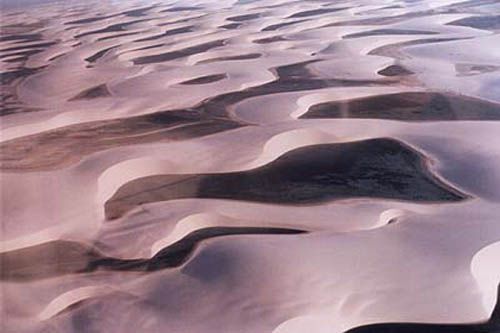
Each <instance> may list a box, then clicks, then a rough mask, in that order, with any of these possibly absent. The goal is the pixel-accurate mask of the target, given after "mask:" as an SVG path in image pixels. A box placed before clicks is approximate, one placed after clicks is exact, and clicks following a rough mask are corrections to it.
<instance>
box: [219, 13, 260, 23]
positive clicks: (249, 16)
mask: <svg viewBox="0 0 500 333" xmlns="http://www.w3.org/2000/svg"><path fill="white" fill-rule="evenodd" d="M260 16H261V14H260V13H257V14H246V15H239V16H232V17H228V18H227V19H226V20H228V21H232V22H243V21H250V20H255V19H257V18H259V17H260Z"/></svg>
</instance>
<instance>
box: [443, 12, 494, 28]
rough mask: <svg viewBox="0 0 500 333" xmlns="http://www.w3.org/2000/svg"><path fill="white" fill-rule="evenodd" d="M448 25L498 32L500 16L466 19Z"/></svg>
mask: <svg viewBox="0 0 500 333" xmlns="http://www.w3.org/2000/svg"><path fill="white" fill-rule="evenodd" d="M448 24H449V25H460V26H464V27H471V28H475V29H483V30H498V29H500V15H492V16H484V15H482V16H472V17H466V18H463V19H460V20H457V21H453V22H451V23H448Z"/></svg>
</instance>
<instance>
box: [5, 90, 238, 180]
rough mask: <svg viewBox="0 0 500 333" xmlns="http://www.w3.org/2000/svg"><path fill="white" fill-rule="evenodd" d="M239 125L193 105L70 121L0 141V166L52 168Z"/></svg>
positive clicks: (24, 169)
mask: <svg viewBox="0 0 500 333" xmlns="http://www.w3.org/2000/svg"><path fill="white" fill-rule="evenodd" d="M86 94H88V92H86ZM241 126H242V125H241V124H239V123H237V122H235V121H232V120H229V119H227V118H226V119H224V118H222V117H218V118H215V117H211V116H210V115H207V114H204V113H202V112H200V111H199V110H195V109H189V110H172V111H164V112H158V113H155V114H148V115H143V116H136V117H130V118H124V119H116V120H106V121H97V122H90V123H84V124H78V125H72V126H68V127H63V128H60V129H55V130H50V131H47V132H44V133H40V134H37V135H35V136H26V137H23V138H19V139H14V140H12V141H4V142H2V143H0V169H2V170H11V171H14V172H23V171H29V170H31V171H33V170H47V169H53V168H57V167H61V166H64V165H68V164H71V163H75V162H77V161H79V160H80V159H81V158H82V157H84V156H86V155H89V154H92V153H94V152H98V151H102V150H106V149H110V148H113V147H119V146H123V145H134V144H144V143H149V142H158V141H161V140H182V139H187V138H193V137H200V136H204V135H209V134H214V133H218V132H222V131H228V130H231V129H235V128H238V127H241Z"/></svg>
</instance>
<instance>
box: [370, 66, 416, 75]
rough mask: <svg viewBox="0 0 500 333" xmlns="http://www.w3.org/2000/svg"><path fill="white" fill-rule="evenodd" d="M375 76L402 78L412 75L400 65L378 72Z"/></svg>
mask: <svg viewBox="0 0 500 333" xmlns="http://www.w3.org/2000/svg"><path fill="white" fill-rule="evenodd" d="M377 74H379V75H382V76H403V75H411V74H414V73H413V72H412V71H410V70H408V69H406V68H404V67H402V66H400V65H390V66H387V67H386V68H384V69H382V70H380V71H378V72H377Z"/></svg>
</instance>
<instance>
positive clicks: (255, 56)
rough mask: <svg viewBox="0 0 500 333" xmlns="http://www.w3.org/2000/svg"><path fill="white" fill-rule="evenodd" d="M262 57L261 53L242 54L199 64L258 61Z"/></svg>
mask: <svg viewBox="0 0 500 333" xmlns="http://www.w3.org/2000/svg"><path fill="white" fill-rule="evenodd" d="M261 56H262V55H261V54H260V53H248V54H240V55H235V56H227V57H218V58H212V59H205V60H202V61H199V62H198V64H209V63H213V62H220V61H237V60H252V59H258V58H260V57H261Z"/></svg>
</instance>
